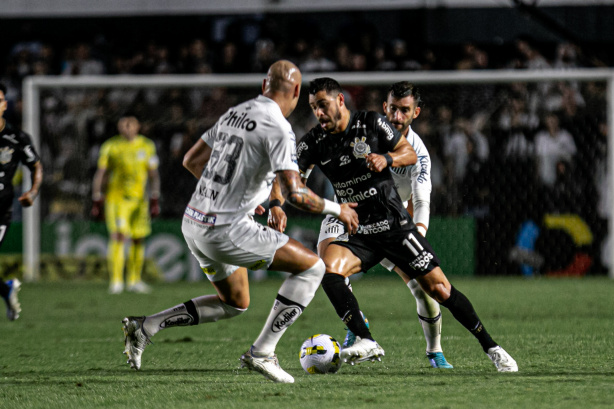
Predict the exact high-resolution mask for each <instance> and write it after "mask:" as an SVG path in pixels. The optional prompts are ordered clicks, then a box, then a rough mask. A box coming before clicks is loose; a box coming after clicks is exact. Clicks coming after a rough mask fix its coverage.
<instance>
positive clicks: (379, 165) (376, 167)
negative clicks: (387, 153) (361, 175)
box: [366, 153, 388, 172]
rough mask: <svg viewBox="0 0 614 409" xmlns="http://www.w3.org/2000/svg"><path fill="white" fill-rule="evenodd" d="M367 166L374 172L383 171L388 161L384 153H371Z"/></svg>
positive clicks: (368, 156)
mask: <svg viewBox="0 0 614 409" xmlns="http://www.w3.org/2000/svg"><path fill="white" fill-rule="evenodd" d="M366 160H367V168H368V169H369V170H371V171H373V172H381V171H382V170H384V169H385V168H386V167H387V166H388V163H387V162H386V157H384V155H378V154H377V153H370V154H368V155H367V158H366Z"/></svg>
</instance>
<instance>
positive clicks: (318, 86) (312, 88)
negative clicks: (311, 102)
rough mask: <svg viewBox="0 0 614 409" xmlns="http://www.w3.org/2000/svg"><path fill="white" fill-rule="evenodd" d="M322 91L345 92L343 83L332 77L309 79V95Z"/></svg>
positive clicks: (330, 92)
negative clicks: (342, 86)
mask: <svg viewBox="0 0 614 409" xmlns="http://www.w3.org/2000/svg"><path fill="white" fill-rule="evenodd" d="M320 91H326V93H327V94H332V93H338V94H342V93H343V90H342V89H341V85H339V83H338V82H337V81H336V80H334V79H332V78H327V77H323V78H316V79H314V80H312V81H309V95H315V94H317V93H318V92H320Z"/></svg>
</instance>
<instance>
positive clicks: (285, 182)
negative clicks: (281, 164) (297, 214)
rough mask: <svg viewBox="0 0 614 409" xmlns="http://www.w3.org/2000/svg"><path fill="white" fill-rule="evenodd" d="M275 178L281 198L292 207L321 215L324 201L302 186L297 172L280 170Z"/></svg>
mask: <svg viewBox="0 0 614 409" xmlns="http://www.w3.org/2000/svg"><path fill="white" fill-rule="evenodd" d="M277 177H278V179H279V182H280V183H279V185H280V187H281V192H282V194H283V196H284V197H285V198H286V200H287V201H288V202H290V204H291V205H292V206H294V207H297V208H299V209H301V210H304V211H306V212H310V213H322V211H323V210H324V200H323V199H322V198H321V197H320V196H318V195H316V194H315V193H313V191H311V189H309V188H308V187H306V186H305V185H304V184H303V182H302V181H301V176H300V175H299V173H298V172H296V171H293V170H282V171H279V172H277Z"/></svg>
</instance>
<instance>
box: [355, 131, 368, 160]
mask: <svg viewBox="0 0 614 409" xmlns="http://www.w3.org/2000/svg"><path fill="white" fill-rule="evenodd" d="M366 140H367V137H366V136H363V137H362V138H360V139H358V137H356V138H354V142H352V143H350V146H351V147H352V148H354V151H353V152H352V153H353V154H354V156H355V157H356V158H358V159H360V158H366V157H367V155H368V154H370V153H371V147H370V146H369V144H368V143H367V142H365V141H366Z"/></svg>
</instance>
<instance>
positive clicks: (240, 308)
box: [220, 300, 249, 318]
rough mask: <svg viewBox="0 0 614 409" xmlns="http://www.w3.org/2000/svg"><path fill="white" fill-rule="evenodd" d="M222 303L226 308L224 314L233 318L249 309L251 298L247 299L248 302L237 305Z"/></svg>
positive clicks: (223, 307)
mask: <svg viewBox="0 0 614 409" xmlns="http://www.w3.org/2000/svg"><path fill="white" fill-rule="evenodd" d="M220 304H221V305H222V309H223V310H224V315H225V316H226V317H227V318H233V317H236V316H238V315H241V314H243V313H244V312H245V311H247V307H249V300H247V303H246V304H240V305H237V306H232V305H228V304H226V303H224V302H220Z"/></svg>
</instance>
